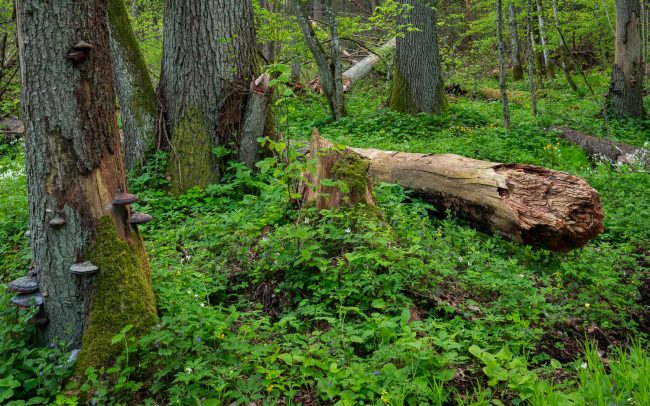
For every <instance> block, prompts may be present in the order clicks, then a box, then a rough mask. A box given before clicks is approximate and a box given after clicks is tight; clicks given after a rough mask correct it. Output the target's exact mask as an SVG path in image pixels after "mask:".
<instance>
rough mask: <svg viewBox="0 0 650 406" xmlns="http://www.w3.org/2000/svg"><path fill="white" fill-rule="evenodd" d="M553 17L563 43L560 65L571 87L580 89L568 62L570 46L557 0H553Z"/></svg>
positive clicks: (575, 89)
mask: <svg viewBox="0 0 650 406" xmlns="http://www.w3.org/2000/svg"><path fill="white" fill-rule="evenodd" d="M553 18H554V22H555V29H556V30H557V33H558V35H559V36H560V43H561V45H562V49H561V51H560V66H561V67H562V72H564V78H565V79H566V81H567V83H568V84H569V86H571V89H572V90H573V91H574V92H575V91H577V90H578V86H577V85H576V82H574V81H573V78H572V77H571V73H570V72H569V68H568V67H567V63H566V58H567V50H568V49H569V47H568V46H567V44H566V42H565V41H564V34H562V26H561V25H560V13H559V10H558V6H557V0H553Z"/></svg>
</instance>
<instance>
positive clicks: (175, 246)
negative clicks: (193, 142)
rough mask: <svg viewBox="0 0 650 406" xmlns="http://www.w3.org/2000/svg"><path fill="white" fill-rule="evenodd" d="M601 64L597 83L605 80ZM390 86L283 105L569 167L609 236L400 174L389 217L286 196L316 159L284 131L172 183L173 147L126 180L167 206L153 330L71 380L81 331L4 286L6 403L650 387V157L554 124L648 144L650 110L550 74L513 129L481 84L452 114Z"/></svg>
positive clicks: (429, 144) (3, 182)
mask: <svg viewBox="0 0 650 406" xmlns="http://www.w3.org/2000/svg"><path fill="white" fill-rule="evenodd" d="M589 79H590V81H592V82H593V83H592V84H593V85H594V86H595V87H596V91H598V89H600V88H601V87H605V86H606V84H607V81H606V78H605V77H604V76H601V75H593V76H590V78H589ZM477 86H481V87H482V86H485V87H492V88H495V87H496V84H495V83H491V82H486V83H481V84H479V85H477ZM471 87H472V86H468V90H471ZM514 90H516V91H518V92H521V93H522V94H524V95H525V94H526V93H525V92H526V88H525V85H524V84H520V85H516V86H515V87H514ZM386 94H387V89H386V88H384V87H383V86H382V85H377V84H373V83H368V84H363V85H360V86H359V87H357V88H355V89H354V91H353V93H352V94H351V95H350V98H349V111H350V112H351V115H350V117H348V118H345V119H343V120H341V121H339V122H336V123H331V122H329V121H328V120H327V119H326V117H327V114H326V111H325V108H324V106H323V104H322V101H320V100H319V99H318V98H316V97H314V96H310V95H303V96H301V97H299V98H288V99H283V100H281V101H279V102H278V104H277V106H276V115H277V116H278V118H279V122H280V123H282V124H280V130H282V131H283V132H284V134H285V135H286V136H287V137H288V138H289V139H290V140H305V139H306V138H307V137H308V136H309V134H310V133H311V129H312V128H313V127H318V128H319V129H320V131H321V133H322V134H323V135H324V136H325V137H328V138H330V139H333V140H335V141H336V142H339V143H345V144H348V145H352V146H358V147H373V148H382V149H390V150H402V151H413V152H427V153H445V152H452V153H457V154H461V155H465V156H469V157H474V158H479V159H485V160H493V161H501V162H521V163H529V164H536V165H543V166H547V167H551V168H554V169H559V170H565V171H570V172H572V173H575V174H577V175H579V176H581V177H583V178H584V179H586V180H587V181H588V182H589V183H590V184H591V185H592V186H594V187H595V188H596V189H597V190H598V191H599V192H600V194H601V198H602V201H603V205H604V210H605V215H606V220H605V226H606V231H605V233H604V234H603V235H602V236H600V237H598V238H597V239H596V240H594V241H593V242H592V243H590V244H589V245H588V246H586V247H584V248H582V249H579V250H576V251H574V252H571V253H567V254H556V253H551V252H547V251H544V250H536V249H532V248H529V247H523V246H519V245H517V244H513V243H511V242H508V241H504V240H502V239H500V238H498V237H494V236H488V235H485V234H482V233H480V232H477V231H475V230H473V229H471V228H469V227H467V226H466V225H465V224H464V223H463V222H462V221H459V220H458V219H456V218H454V217H453V216H451V215H449V213H439V212H436V211H435V209H434V208H433V207H430V206H428V205H427V204H424V203H423V202H421V201H418V200H417V199H414V198H412V197H411V196H410V195H409V193H408V191H406V190H403V189H401V188H400V187H397V186H393V185H377V186H376V187H375V191H374V192H375V196H376V199H377V202H378V205H379V208H380V209H381V212H382V214H381V215H379V216H378V215H376V213H375V212H374V211H369V210H363V209H356V210H337V211H326V212H322V213H316V212H315V211H314V210H313V209H311V208H303V207H300V206H299V205H296V204H295V202H292V201H291V199H290V198H291V194H292V189H291V185H292V184H293V183H294V182H295V181H296V180H297V178H298V177H299V176H300V174H301V173H302V172H303V171H304V170H305V169H306V168H307V166H308V165H309V163H308V162H304V160H303V159H301V158H300V155H299V154H298V153H296V152H295V151H294V150H292V149H291V148H290V147H289V148H286V144H284V143H279V144H273V149H274V150H275V152H276V153H277V154H278V155H279V156H282V157H283V159H279V158H277V157H276V158H269V159H267V160H265V161H263V162H262V163H260V165H259V166H260V170H261V173H260V174H259V175H255V176H252V175H251V174H250V172H249V171H248V170H247V169H245V168H244V167H243V166H241V165H232V166H231V167H230V170H229V172H228V179H227V181H226V182H224V183H223V184H221V185H215V186H211V187H209V188H207V189H206V190H199V189H193V190H191V191H189V192H188V193H186V194H185V195H183V196H181V197H180V198H178V199H174V198H171V197H169V196H168V195H167V194H166V193H165V192H164V191H163V188H164V183H165V181H164V178H163V177H162V175H161V174H162V173H163V171H164V168H165V157H164V156H163V155H157V156H156V157H154V159H152V160H151V161H150V163H149V164H148V166H147V167H146V168H145V171H144V173H143V174H142V175H141V176H139V177H137V178H134V179H132V180H131V187H132V189H134V190H136V191H137V193H138V194H139V195H140V197H141V201H140V202H139V203H138V205H139V208H140V209H143V210H144V211H147V212H149V213H151V214H153V215H154V217H155V218H156V220H157V221H156V222H155V223H150V225H146V226H144V227H142V231H143V233H144V238H145V241H146V242H147V250H148V253H149V258H150V262H151V265H152V270H153V278H154V285H155V288H156V293H157V295H158V306H159V309H160V315H161V322H160V324H159V325H158V326H157V327H156V328H155V329H154V330H153V331H151V332H150V333H149V334H148V335H146V336H145V337H142V338H139V339H135V338H134V337H132V336H131V335H130V330H129V328H128V327H127V328H126V329H125V330H123V331H122V333H120V334H119V335H118V336H116V337H115V338H114V340H113V345H116V346H120V348H122V349H123V351H122V354H121V356H120V357H119V358H118V360H117V361H116V363H115V365H114V367H112V368H111V369H109V370H105V371H95V370H88V371H85V372H86V373H85V375H84V377H85V378H84V380H77V381H75V382H74V385H76V388H81V393H73V392H71V391H70V390H65V389H61V385H62V384H63V382H65V380H66V379H67V377H68V376H69V375H70V373H71V372H72V371H71V367H70V366H69V365H68V362H67V354H68V353H69V351H70V350H71V349H70V348H66V347H65V345H64V344H63V343H52V345H51V346H50V348H45V349H35V348H32V347H30V344H29V343H30V338H31V337H32V336H33V334H35V332H34V330H33V327H31V326H30V325H28V324H27V323H25V320H27V319H28V317H29V315H28V314H24V313H20V314H19V319H18V320H17V319H16V311H15V310H14V309H12V308H11V306H10V305H9V300H10V296H9V294H7V293H4V292H2V293H0V301H1V302H2V306H1V307H0V309H1V310H0V338H1V339H0V350H1V353H0V354H1V355H0V402H9V403H11V404H16V405H19V404H39V403H40V404H49V403H51V402H54V404H77V402H79V403H82V402H84V401H91V400H92V401H94V402H95V404H181V405H186V404H200V405H218V404H231V403H233V402H234V403H235V404H251V403H253V402H254V403H255V404H257V405H262V404H267V405H271V404H287V405H288V404H342V405H352V404H379V405H381V404H386V405H387V404H390V405H402V404H409V405H414V404H474V405H488V404H497V405H498V404H526V403H530V404H536V405H558V404H599V405H600V404H602V405H607V404H638V405H642V404H649V403H650V357H648V352H647V349H648V341H647V339H648V333H650V331H649V328H648V325H649V322H650V294H649V292H650V253H649V252H650V251H649V250H650V243H649V241H650V222H648V221H647V216H648V213H650V195H649V194H648V190H650V176H649V175H648V174H647V173H643V172H639V171H637V170H634V169H635V168H625V167H616V168H612V167H610V166H608V165H605V164H601V163H597V162H591V161H590V160H589V159H588V158H587V156H586V155H585V154H584V153H583V152H582V151H581V150H580V149H578V148H576V147H574V146H571V145H568V144H566V143H564V142H563V141H560V140H558V139H557V137H556V136H555V135H554V134H553V133H552V132H547V131H545V128H546V127H547V126H549V125H551V124H563V125H568V126H571V127H573V128H575V129H579V130H584V131H586V132H590V133H592V134H597V135H603V136H604V135H609V136H611V137H612V138H614V139H618V140H621V141H625V142H629V143H632V144H634V145H638V146H643V145H644V144H646V143H647V142H649V141H650V121H637V122H631V121H630V122H626V121H622V122H619V121H616V122H613V121H610V122H608V123H607V122H605V121H604V120H602V118H600V117H598V113H599V110H600V106H599V105H598V103H597V102H594V101H593V100H592V99H591V98H590V97H589V96H588V95H587V96H584V95H580V94H577V95H576V94H573V93H570V92H567V91H565V90H563V87H561V84H559V85H557V86H550V85H549V86H548V87H547V89H544V90H543V91H542V94H541V95H540V117H539V118H536V119H535V118H532V117H531V115H530V113H529V105H528V100H527V99H526V97H523V96H522V97H519V98H518V99H517V102H518V103H520V104H513V106H512V115H513V119H512V121H513V124H514V125H513V129H512V130H511V131H510V132H508V133H506V132H505V131H504V130H503V129H502V128H500V105H499V104H498V102H489V101H486V100H485V99H483V98H481V97H480V96H476V97H471V94H470V95H469V96H463V97H459V98H457V99H454V100H453V101H452V102H451V103H450V110H449V112H448V113H447V114H445V115H442V116H405V115H401V114H397V113H394V112H391V111H389V110H387V109H385V108H382V107H381V105H382V103H383V102H384V100H385V99H386ZM1 148H2V149H0V151H1V158H0V166H1V168H2V173H3V175H2V176H0V188H1V189H2V191H3V193H2V197H1V198H0V250H2V259H0V266H2V268H0V269H1V270H2V271H1V272H0V276H1V277H2V281H3V282H6V281H8V280H9V278H11V277H12V276H15V275H16V274H17V273H22V272H23V270H24V269H25V267H26V266H27V265H28V252H27V249H26V247H25V244H26V242H27V240H26V239H25V238H24V233H25V231H26V224H27V200H26V197H25V193H24V190H25V174H24V173H23V172H22V171H21V169H20V168H22V165H23V164H22V162H23V160H24V157H23V155H22V152H21V150H20V148H19V146H17V145H13V146H2V147H1ZM21 399H22V400H21ZM28 399H31V400H28Z"/></svg>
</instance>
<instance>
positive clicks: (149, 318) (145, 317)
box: [76, 216, 158, 373]
mask: <svg viewBox="0 0 650 406" xmlns="http://www.w3.org/2000/svg"><path fill="white" fill-rule="evenodd" d="M87 258H88V260H90V261H91V262H92V263H94V264H95V265H97V266H98V267H99V269H100V271H99V273H98V274H97V280H96V285H95V286H96V293H95V296H94V298H93V302H92V305H91V309H90V314H89V317H88V322H87V325H86V327H85V329H84V335H83V343H82V348H81V354H80V355H79V360H78V361H77V365H76V368H77V371H78V372H79V373H83V372H84V370H85V369H86V368H87V367H90V366H92V367H101V366H105V365H107V364H108V363H109V362H110V361H111V359H113V358H114V357H115V356H116V355H117V354H118V353H119V352H120V351H121V350H122V347H120V346H116V345H111V339H112V338H113V337H114V336H115V335H116V334H117V333H119V332H120V330H122V329H123V328H124V327H125V326H127V325H129V324H131V325H133V326H134V328H133V330H131V333H130V334H133V335H135V336H137V335H141V334H143V333H146V332H147V331H148V330H149V328H150V327H151V326H153V325H155V323H156V322H157V321H158V317H157V314H156V298H155V296H154V293H153V288H152V286H151V277H150V273H149V264H148V262H147V255H146V252H145V249H144V244H143V242H142V239H141V238H140V236H139V234H136V235H135V239H133V240H131V241H123V240H121V239H120V238H119V236H118V234H117V231H116V230H115V225H114V224H113V220H112V219H111V217H109V216H106V217H103V218H101V219H100V222H99V226H98V228H97V236H96V238H95V241H94V242H93V244H92V246H91V247H90V249H89V250H88V252H87Z"/></svg>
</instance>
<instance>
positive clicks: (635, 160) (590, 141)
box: [549, 126, 650, 170]
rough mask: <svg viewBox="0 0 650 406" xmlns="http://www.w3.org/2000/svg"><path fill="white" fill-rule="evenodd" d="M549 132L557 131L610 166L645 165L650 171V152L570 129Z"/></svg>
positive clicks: (554, 128) (561, 128) (557, 128)
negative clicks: (619, 164)
mask: <svg viewBox="0 0 650 406" xmlns="http://www.w3.org/2000/svg"><path fill="white" fill-rule="evenodd" d="M549 130H552V131H557V133H558V136H559V137H560V138H563V139H565V140H567V141H569V142H570V143H572V144H575V145H578V146H579V147H581V148H582V149H583V150H584V151H585V152H586V153H587V154H588V155H589V156H590V157H591V158H593V159H596V160H603V161H606V162H609V163H610V164H613V165H616V164H618V163H621V164H627V165H639V164H640V165H643V167H645V169H646V170H650V151H648V150H647V149H644V148H637V147H635V146H633V145H629V144H624V143H622V142H616V141H610V140H606V139H603V138H598V137H594V136H592V135H588V134H585V133H581V132H580V131H576V130H573V129H571V128H568V127H560V126H553V127H550V128H549Z"/></svg>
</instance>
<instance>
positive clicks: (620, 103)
mask: <svg viewBox="0 0 650 406" xmlns="http://www.w3.org/2000/svg"><path fill="white" fill-rule="evenodd" d="M641 53H642V52H641V6H640V4H639V0H616V61H615V63H614V66H613V68H612V81H611V84H610V87H609V110H610V112H611V113H612V114H613V115H614V116H616V117H634V118H642V117H644V116H645V110H644V108H643V67H642V63H641V61H642V59H643V58H642V57H641Z"/></svg>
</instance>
